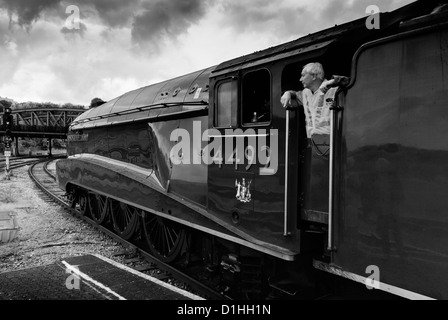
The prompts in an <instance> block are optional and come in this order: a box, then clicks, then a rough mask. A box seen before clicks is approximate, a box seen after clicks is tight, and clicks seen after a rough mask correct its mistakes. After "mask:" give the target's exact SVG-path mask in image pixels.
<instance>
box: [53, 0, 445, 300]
mask: <svg viewBox="0 0 448 320" xmlns="http://www.w3.org/2000/svg"><path fill="white" fill-rule="evenodd" d="M439 2H440V1H425V2H423V1H417V2H415V3H412V4H410V5H408V6H405V7H403V8H400V9H397V10H395V11H393V12H390V13H383V14H381V15H378V16H377V17H376V18H378V19H380V20H379V21H380V28H379V29H371V28H368V26H367V24H366V18H362V19H359V20H356V21H352V22H350V23H346V24H343V25H340V26H335V27H333V28H331V29H327V30H324V31H321V32H318V33H315V34H311V35H309V36H306V37H303V38H299V39H297V40H295V41H292V42H289V43H286V44H283V45H279V46H276V47H272V48H269V49H266V50H263V51H260V52H256V53H253V54H250V55H247V56H244V57H241V58H237V59H234V60H231V61H227V62H224V63H222V64H220V65H217V66H213V67H210V68H207V69H204V70H200V71H197V72H194V73H191V74H188V75H185V76H181V77H178V78H175V79H171V80H168V81H164V82H161V83H157V84H153V85H150V86H147V87H143V88H140V89H137V90H135V91H132V92H129V93H125V94H123V95H122V96H119V97H118V98H116V99H113V100H111V101H109V102H107V103H105V104H103V105H101V106H99V107H96V108H93V109H90V110H88V111H87V112H85V113H84V114H82V115H81V116H80V117H78V118H77V119H76V120H75V121H74V122H73V123H72V125H71V127H70V131H69V134H68V158H67V159H64V160H60V161H58V163H57V177H58V182H59V185H60V186H61V188H63V189H64V190H66V192H67V195H68V197H69V199H70V200H71V201H72V204H73V206H75V205H78V206H79V208H80V210H81V211H82V212H83V213H85V214H90V215H91V217H92V218H93V219H94V220H95V221H96V222H97V223H100V224H101V223H105V221H107V220H108V219H110V220H111V221H112V224H113V227H114V229H115V231H116V232H117V233H119V234H120V235H121V236H123V237H124V238H127V239H129V238H131V237H133V236H135V235H136V234H137V235H138V234H142V235H143V236H144V237H145V238H146V239H147V243H148V245H149V248H150V250H151V251H152V252H153V253H154V254H155V255H156V256H157V257H159V258H160V259H161V260H164V261H167V262H170V261H174V260H175V259H179V258H180V257H182V256H183V255H185V254H186V253H187V254H190V253H191V252H193V251H195V252H199V253H200V255H201V259H203V260H204V262H206V263H207V264H208V265H210V266H216V268H218V269H219V268H221V269H222V271H223V272H228V271H229V270H231V273H232V277H236V274H239V278H238V281H240V283H244V282H245V279H246V278H245V277H246V276H247V277H249V274H251V272H249V271H248V270H249V269H250V267H249V264H247V263H246V264H245V262H244V261H245V258H248V257H250V258H251V259H258V260H257V261H258V262H257V263H256V264H257V265H258V269H257V271H256V272H252V277H253V278H254V279H255V278H256V279H257V281H259V283H258V284H257V290H258V291H259V294H260V295H257V296H256V297H258V298H259V297H265V296H266V295H267V294H271V296H272V295H275V294H277V295H279V296H282V295H286V296H291V297H292V296H295V297H299V298H314V297H319V296H322V295H325V294H327V293H328V292H333V291H334V290H336V288H337V287H338V288H339V287H345V286H346V283H345V282H344V281H343V280H338V281H335V280H334V279H332V278H331V277H330V280H329V279H328V276H329V275H335V276H337V277H336V278H338V279H343V278H347V279H350V281H352V280H354V282H359V283H360V284H359V287H357V289H359V291H357V292H363V293H366V294H367V296H368V295H370V294H373V292H379V291H385V292H387V293H389V294H393V295H396V296H400V297H406V298H417V299H419V298H438V299H445V298H448V277H447V276H446V275H445V274H444V271H445V270H446V266H448V249H447V247H448V232H447V231H448V230H447V229H448V216H447V215H446V210H447V208H448V202H447V201H448V200H446V199H447V197H445V196H444V195H445V193H446V192H447V191H448V165H447V164H448V144H447V141H448V129H447V128H448V127H447V126H446V123H447V120H448V109H447V106H448V82H447V70H448V28H447V26H448V24H447V23H446V21H447V19H446V18H447V17H448V15H447V11H446V9H445V7H444V6H439ZM314 61H318V62H321V63H322V64H323V65H324V68H325V71H326V74H327V75H345V76H347V77H350V83H349V84H348V85H346V86H344V87H339V88H337V89H335V90H332V91H331V92H330V93H329V94H327V96H326V97H325V98H326V103H327V104H328V106H329V108H330V109H331V112H332V125H331V128H332V131H331V135H330V145H329V146H319V145H318V144H316V143H314V144H313V146H312V148H313V154H312V156H309V155H307V154H306V149H307V143H308V140H307V139H306V134H305V129H304V127H305V123H304V116H303V110H301V109H298V110H296V111H287V110H285V109H284V108H283V107H282V105H281V103H280V97H281V95H282V93H283V92H284V91H286V90H290V89H293V90H298V89H300V83H299V78H300V73H301V68H302V67H303V66H304V65H305V64H306V63H308V62H314ZM322 166H324V167H326V168H328V171H327V170H321V168H322ZM252 265H253V264H252ZM245 272H246V273H245ZM254 274H255V275H254ZM366 284H367V287H368V288H366ZM240 287H242V288H240V289H238V290H239V293H241V291H244V290H245V288H246V287H245V286H244V285H242V286H240ZM372 287H373V288H375V289H379V290H373V289H372ZM247 288H249V287H247ZM369 289H372V290H369ZM249 291H253V288H250V289H247V292H249ZM247 292H246V295H245V296H248V295H247ZM282 297H284V296H282Z"/></svg>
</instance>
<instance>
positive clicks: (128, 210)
mask: <svg viewBox="0 0 448 320" xmlns="http://www.w3.org/2000/svg"><path fill="white" fill-rule="evenodd" d="M111 208H112V210H111V214H112V222H113V226H114V230H115V232H117V233H118V234H119V235H120V236H121V237H122V238H123V239H125V240H128V239H130V238H131V237H132V236H133V234H134V231H135V229H136V227H137V225H138V215H137V210H136V209H135V208H133V207H131V206H129V205H127V204H124V203H120V202H118V201H115V200H112V204H111Z"/></svg>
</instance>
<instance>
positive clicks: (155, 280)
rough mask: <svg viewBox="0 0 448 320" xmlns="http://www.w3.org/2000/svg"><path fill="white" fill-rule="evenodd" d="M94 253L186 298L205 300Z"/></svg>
mask: <svg viewBox="0 0 448 320" xmlns="http://www.w3.org/2000/svg"><path fill="white" fill-rule="evenodd" d="M92 255H93V256H95V257H97V258H99V259H101V260H103V261H106V262H107V263H110V264H112V265H114V266H115V267H117V268H120V269H123V270H126V271H127V272H129V273H132V274H134V275H136V276H139V277H142V278H144V279H146V280H149V281H152V282H154V283H156V284H158V285H160V286H162V287H165V288H167V289H169V290H171V291H174V292H177V293H179V294H181V295H183V296H185V297H186V298H190V299H192V300H205V299H204V298H202V297H199V296H197V295H195V294H192V293H190V292H188V291H185V290H182V289H180V288H177V287H175V286H172V285H170V284H168V283H166V282H163V281H161V280H159V279H156V278H154V277H151V276H149V275H147V274H144V273H141V272H138V271H136V270H134V269H132V268H129V267H127V266H124V265H122V264H120V263H118V262H115V261H113V260H110V259H108V258H106V257H103V256H101V255H99V254H92Z"/></svg>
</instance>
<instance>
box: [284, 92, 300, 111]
mask: <svg viewBox="0 0 448 320" xmlns="http://www.w3.org/2000/svg"><path fill="white" fill-rule="evenodd" d="M301 98H302V97H301V91H292V90H290V91H286V92H285V93H284V94H283V95H282V97H281V99H280V102H281V103H282V106H283V108H286V109H294V108H297V107H298V106H299V103H301V102H302V99H301Z"/></svg>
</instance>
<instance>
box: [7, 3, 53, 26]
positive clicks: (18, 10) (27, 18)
mask: <svg viewBox="0 0 448 320" xmlns="http://www.w3.org/2000/svg"><path fill="white" fill-rule="evenodd" d="M60 2H61V1H60V0H36V1H35V0H31V1H30V0H0V8H3V9H6V10H7V12H8V15H9V18H10V23H12V22H15V23H17V24H19V25H20V26H21V27H28V28H29V27H30V26H31V25H32V24H33V23H34V22H35V21H36V20H38V19H39V18H40V16H41V13H42V12H43V11H44V10H46V9H50V8H54V7H57V6H59V4H60ZM14 17H16V18H17V20H16V21H14V20H13V18H14Z"/></svg>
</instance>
